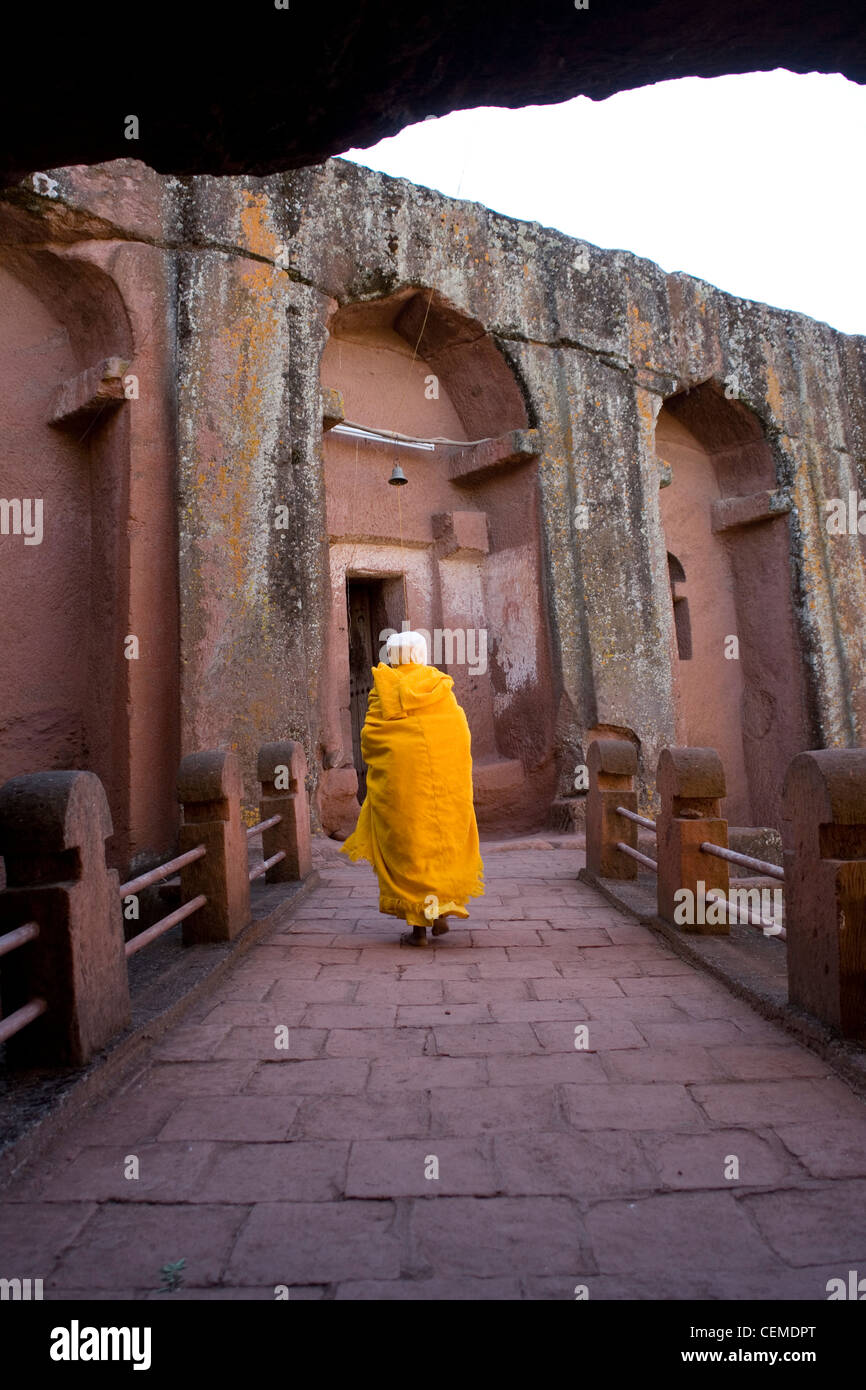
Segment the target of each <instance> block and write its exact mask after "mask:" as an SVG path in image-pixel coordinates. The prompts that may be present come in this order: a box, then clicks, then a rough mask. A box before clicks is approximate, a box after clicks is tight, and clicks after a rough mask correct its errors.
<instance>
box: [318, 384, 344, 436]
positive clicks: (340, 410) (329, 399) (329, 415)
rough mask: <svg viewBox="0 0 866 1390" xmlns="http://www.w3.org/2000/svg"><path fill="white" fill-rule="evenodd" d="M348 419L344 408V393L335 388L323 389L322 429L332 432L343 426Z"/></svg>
mask: <svg viewBox="0 0 866 1390" xmlns="http://www.w3.org/2000/svg"><path fill="white" fill-rule="evenodd" d="M345 418H346V411H345V409H344V407H343V393H342V391H337V390H335V389H334V388H333V387H323V388H322V429H323V430H332V429H333V428H334V426H335V425H341V424H342V423H343V421H344V420H345Z"/></svg>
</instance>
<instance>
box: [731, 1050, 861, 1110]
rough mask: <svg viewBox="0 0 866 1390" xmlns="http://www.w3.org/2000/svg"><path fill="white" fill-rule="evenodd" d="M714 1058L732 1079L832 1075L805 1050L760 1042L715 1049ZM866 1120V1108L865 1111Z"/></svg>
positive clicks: (827, 1068)
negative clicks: (733, 1077) (769, 1045)
mask: <svg viewBox="0 0 866 1390" xmlns="http://www.w3.org/2000/svg"><path fill="white" fill-rule="evenodd" d="M712 1056H713V1057H714V1058H715V1060H716V1061H717V1062H718V1063H719V1066H720V1067H723V1068H724V1070H725V1071H726V1072H727V1073H728V1075H729V1076H735V1077H738V1078H739V1079H740V1080H742V1081H769V1080H772V1079H773V1078H774V1077H795V1076H828V1075H831V1074H832V1073H831V1072H830V1068H829V1067H828V1065H827V1063H826V1062H824V1061H822V1060H821V1058H820V1057H816V1056H815V1054H814V1053H813V1052H807V1051H806V1049H805V1047H791V1046H789V1047H785V1046H779V1047H776V1046H771V1047H767V1046H766V1045H762V1044H761V1043H755V1044H754V1045H752V1046H748V1045H745V1044H740V1045H739V1046H737V1045H736V1044H734V1045H732V1046H730V1047H714V1048H713V1049H712ZM864 1119H866V1108H864Z"/></svg>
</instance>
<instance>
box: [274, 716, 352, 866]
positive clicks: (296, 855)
mask: <svg viewBox="0 0 866 1390" xmlns="http://www.w3.org/2000/svg"><path fill="white" fill-rule="evenodd" d="M349 770H350V771H351V772H352V774H353V775H355V777H356V781H355V785H356V787H357V776H356V774H355V772H354V768H352V769H349ZM258 771H259V781H260V782H261V784H262V798H261V801H260V802H259V806H260V809H261V818H262V820H270V818H271V816H277V815H279V816H282V820H281V821H280V823H279V824H278V825H274V826H272V827H271V829H270V830H266V831H265V832H264V834H263V835H262V849H263V850H264V857H265V859H270V857H271V855H272V854H277V853H278V852H279V851H280V850H285V854H286V857H285V859H281V860H280V862H279V864H274V866H273V867H272V868H270V869H268V871H267V873H266V875H265V882H266V883H294V882H297V880H298V879H302V878H306V877H307V874H308V873H309V872H310V870H311V869H312V867H313V853H312V845H311V840H310V808H309V805H308V804H307V783H306V777H307V758H306V754H305V753H304V749H303V745H302V744H300V743H296V742H295V741H294V740H293V739H286V740H285V741H284V742H282V743H263V744H262V746H261V748H260V749H259V767H258Z"/></svg>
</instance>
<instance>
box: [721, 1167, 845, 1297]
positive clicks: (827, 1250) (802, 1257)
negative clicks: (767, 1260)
mask: <svg viewBox="0 0 866 1390" xmlns="http://www.w3.org/2000/svg"><path fill="white" fill-rule="evenodd" d="M741 1200H742V1203H743V1206H744V1207H745V1209H746V1210H747V1211H748V1214H749V1216H750V1217H751V1219H752V1220H753V1221H754V1222H755V1223H756V1224H757V1226H758V1228H759V1230H760V1231H761V1232H762V1234H763V1235H764V1237H765V1238H766V1240H767V1242H768V1243H769V1245H770V1246H771V1247H772V1248H773V1250H775V1251H776V1253H777V1254H778V1255H779V1256H780V1257H781V1258H782V1259H783V1260H785V1261H786V1262H787V1263H788V1264H792V1265H814V1264H819V1263H823V1262H831V1261H834V1260H838V1261H839V1262H840V1268H839V1270H838V1271H837V1275H838V1277H839V1278H846V1277H847V1273H848V1269H849V1267H852V1266H853V1267H854V1268H856V1269H858V1271H860V1272H861V1274H862V1273H866V1181H858V1180H856V1179H852V1180H851V1181H850V1182H845V1181H841V1180H838V1181H836V1182H834V1183H832V1184H827V1185H826V1186H824V1187H821V1188H818V1189H812V1190H809V1191H793V1190H792V1191H786V1192H765V1193H758V1194H751V1195H750V1194H747V1195H746V1196H744V1197H743V1198H742V1199H741Z"/></svg>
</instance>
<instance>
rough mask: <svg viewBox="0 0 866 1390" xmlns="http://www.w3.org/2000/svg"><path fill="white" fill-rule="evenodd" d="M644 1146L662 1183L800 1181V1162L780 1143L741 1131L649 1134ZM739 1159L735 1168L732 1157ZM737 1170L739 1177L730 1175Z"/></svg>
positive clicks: (728, 1187) (733, 1186) (729, 1187)
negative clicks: (668, 1134)
mask: <svg viewBox="0 0 866 1390" xmlns="http://www.w3.org/2000/svg"><path fill="white" fill-rule="evenodd" d="M642 1142H643V1149H644V1152H645V1153H646V1155H647V1157H648V1158H649V1159H650V1160H651V1162H652V1163H653V1165H654V1167H655V1168H656V1169H657V1171H658V1174H659V1177H660V1178H661V1186H662V1187H673V1188H712V1187H718V1188H721V1189H722V1190H724V1191H731V1192H736V1191H738V1190H740V1189H741V1188H743V1187H770V1186H773V1185H778V1184H781V1183H784V1182H787V1181H788V1180H793V1181H796V1180H797V1165H796V1164H795V1163H794V1162H793V1161H792V1160H791V1159H790V1158H789V1157H788V1156H787V1155H786V1154H785V1152H784V1150H783V1149H782V1148H781V1146H780V1145H778V1144H777V1143H771V1142H770V1141H769V1140H768V1139H767V1138H765V1137H762V1136H760V1135H758V1134H750V1133H749V1132H748V1131H746V1130H742V1129H728V1130H723V1129H717V1130H714V1131H713V1132H712V1133H711V1134H676V1135H673V1136H667V1135H660V1134H646V1135H644V1136H643V1141H642ZM732 1158H736V1159H737V1161H738V1168H737V1169H735V1168H734V1166H733V1164H732V1163H731V1159H732ZM735 1171H738V1173H739V1176H738V1177H737V1178H733V1177H727V1176H726V1174H727V1173H733V1172H735Z"/></svg>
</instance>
